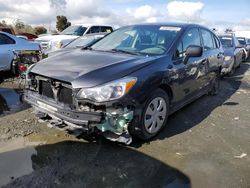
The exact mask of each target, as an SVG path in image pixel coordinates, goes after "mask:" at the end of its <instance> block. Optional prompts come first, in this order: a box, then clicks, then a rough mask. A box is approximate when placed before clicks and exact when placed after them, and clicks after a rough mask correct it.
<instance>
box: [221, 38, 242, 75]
mask: <svg viewBox="0 0 250 188" xmlns="http://www.w3.org/2000/svg"><path fill="white" fill-rule="evenodd" d="M219 38H220V41H221V43H222V46H223V49H224V54H225V61H224V63H223V66H222V70H221V71H222V75H225V74H229V75H233V73H234V71H235V69H236V68H237V67H239V66H240V64H241V62H242V61H243V57H244V50H243V48H242V46H241V45H240V44H239V42H238V40H237V38H236V37H235V36H234V35H219Z"/></svg>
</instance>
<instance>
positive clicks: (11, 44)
mask: <svg viewBox="0 0 250 188" xmlns="http://www.w3.org/2000/svg"><path fill="white" fill-rule="evenodd" d="M14 51H34V52H35V53H36V52H39V51H40V46H39V44H37V43H33V42H28V41H26V40H24V39H22V38H18V37H16V36H14V35H11V34H9V33H5V32H0V71H12V72H15V70H14V67H13V64H12V63H13V59H14V57H15V54H14V53H13V52H14Z"/></svg>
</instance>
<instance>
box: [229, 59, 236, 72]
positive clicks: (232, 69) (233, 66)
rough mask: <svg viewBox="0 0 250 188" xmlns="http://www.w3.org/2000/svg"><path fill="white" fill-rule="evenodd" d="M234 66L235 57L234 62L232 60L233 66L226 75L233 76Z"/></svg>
mask: <svg viewBox="0 0 250 188" xmlns="http://www.w3.org/2000/svg"><path fill="white" fill-rule="evenodd" d="M235 66H236V58H235V57H234V62H233V66H232V69H231V70H230V72H229V73H228V76H233V75H234V72H235V69H236V68H235Z"/></svg>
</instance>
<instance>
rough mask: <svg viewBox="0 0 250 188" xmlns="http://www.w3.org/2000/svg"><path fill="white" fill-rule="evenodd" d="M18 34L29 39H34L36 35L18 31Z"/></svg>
mask: <svg viewBox="0 0 250 188" xmlns="http://www.w3.org/2000/svg"><path fill="white" fill-rule="evenodd" d="M18 35H20V36H25V37H26V38H27V39H28V40H29V41H34V40H35V39H36V38H37V36H36V35H34V34H31V33H18Z"/></svg>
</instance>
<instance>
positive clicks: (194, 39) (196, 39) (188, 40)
mask: <svg viewBox="0 0 250 188" xmlns="http://www.w3.org/2000/svg"><path fill="white" fill-rule="evenodd" d="M190 45H198V46H201V40H200V34H199V30H198V29H197V28H193V29H190V30H189V31H188V32H186V33H185V34H184V36H183V38H182V41H181V42H180V44H179V45H178V47H177V49H176V52H175V58H176V59H178V58H182V57H184V56H185V53H186V51H187V48H188V47H189V46H190Z"/></svg>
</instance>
